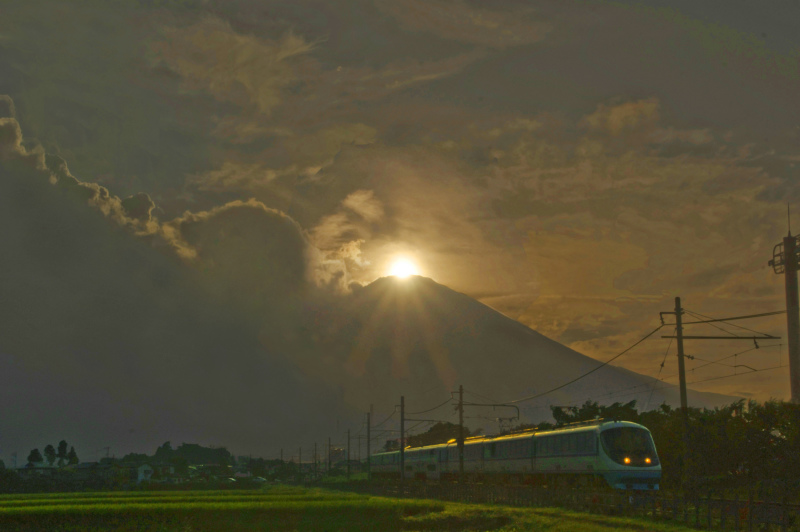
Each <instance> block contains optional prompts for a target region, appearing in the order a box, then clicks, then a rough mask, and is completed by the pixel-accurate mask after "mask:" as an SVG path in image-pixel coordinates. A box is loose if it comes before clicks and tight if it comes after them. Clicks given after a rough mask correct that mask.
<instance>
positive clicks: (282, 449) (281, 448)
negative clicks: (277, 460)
mask: <svg viewBox="0 0 800 532" xmlns="http://www.w3.org/2000/svg"><path fill="white" fill-rule="evenodd" d="M281 465H283V447H281Z"/></svg>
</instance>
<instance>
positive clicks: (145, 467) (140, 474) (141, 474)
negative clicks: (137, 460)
mask: <svg viewBox="0 0 800 532" xmlns="http://www.w3.org/2000/svg"><path fill="white" fill-rule="evenodd" d="M153 473H155V469H153V468H152V467H151V466H150V464H136V465H132V466H128V480H129V481H130V482H134V483H136V484H139V483H141V482H149V481H150V480H151V479H152V478H153Z"/></svg>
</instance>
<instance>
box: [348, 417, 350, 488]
mask: <svg viewBox="0 0 800 532" xmlns="http://www.w3.org/2000/svg"><path fill="white" fill-rule="evenodd" d="M347 480H350V429H347Z"/></svg>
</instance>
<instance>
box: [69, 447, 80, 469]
mask: <svg viewBox="0 0 800 532" xmlns="http://www.w3.org/2000/svg"><path fill="white" fill-rule="evenodd" d="M67 460H68V463H69V465H73V464H77V463H78V453H76V452H75V447H70V448H69V453H68V454H67Z"/></svg>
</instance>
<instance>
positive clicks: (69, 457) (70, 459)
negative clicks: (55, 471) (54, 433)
mask: <svg viewBox="0 0 800 532" xmlns="http://www.w3.org/2000/svg"><path fill="white" fill-rule="evenodd" d="M45 460H47V465H50V466H58V467H62V466H64V465H72V464H77V463H78V461H79V460H78V453H76V452H75V447H72V446H70V447H69V451H67V442H66V440H61V441H60V442H58V450H56V448H55V447H53V446H52V445H51V444H48V445H47V446H46V447H45V448H44V455H42V453H41V452H40V451H39V448H38V447H37V448H36V449H32V450H31V452H30V453H28V464H34V465H35V464H44V462H45ZM56 460H58V462H56Z"/></svg>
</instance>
